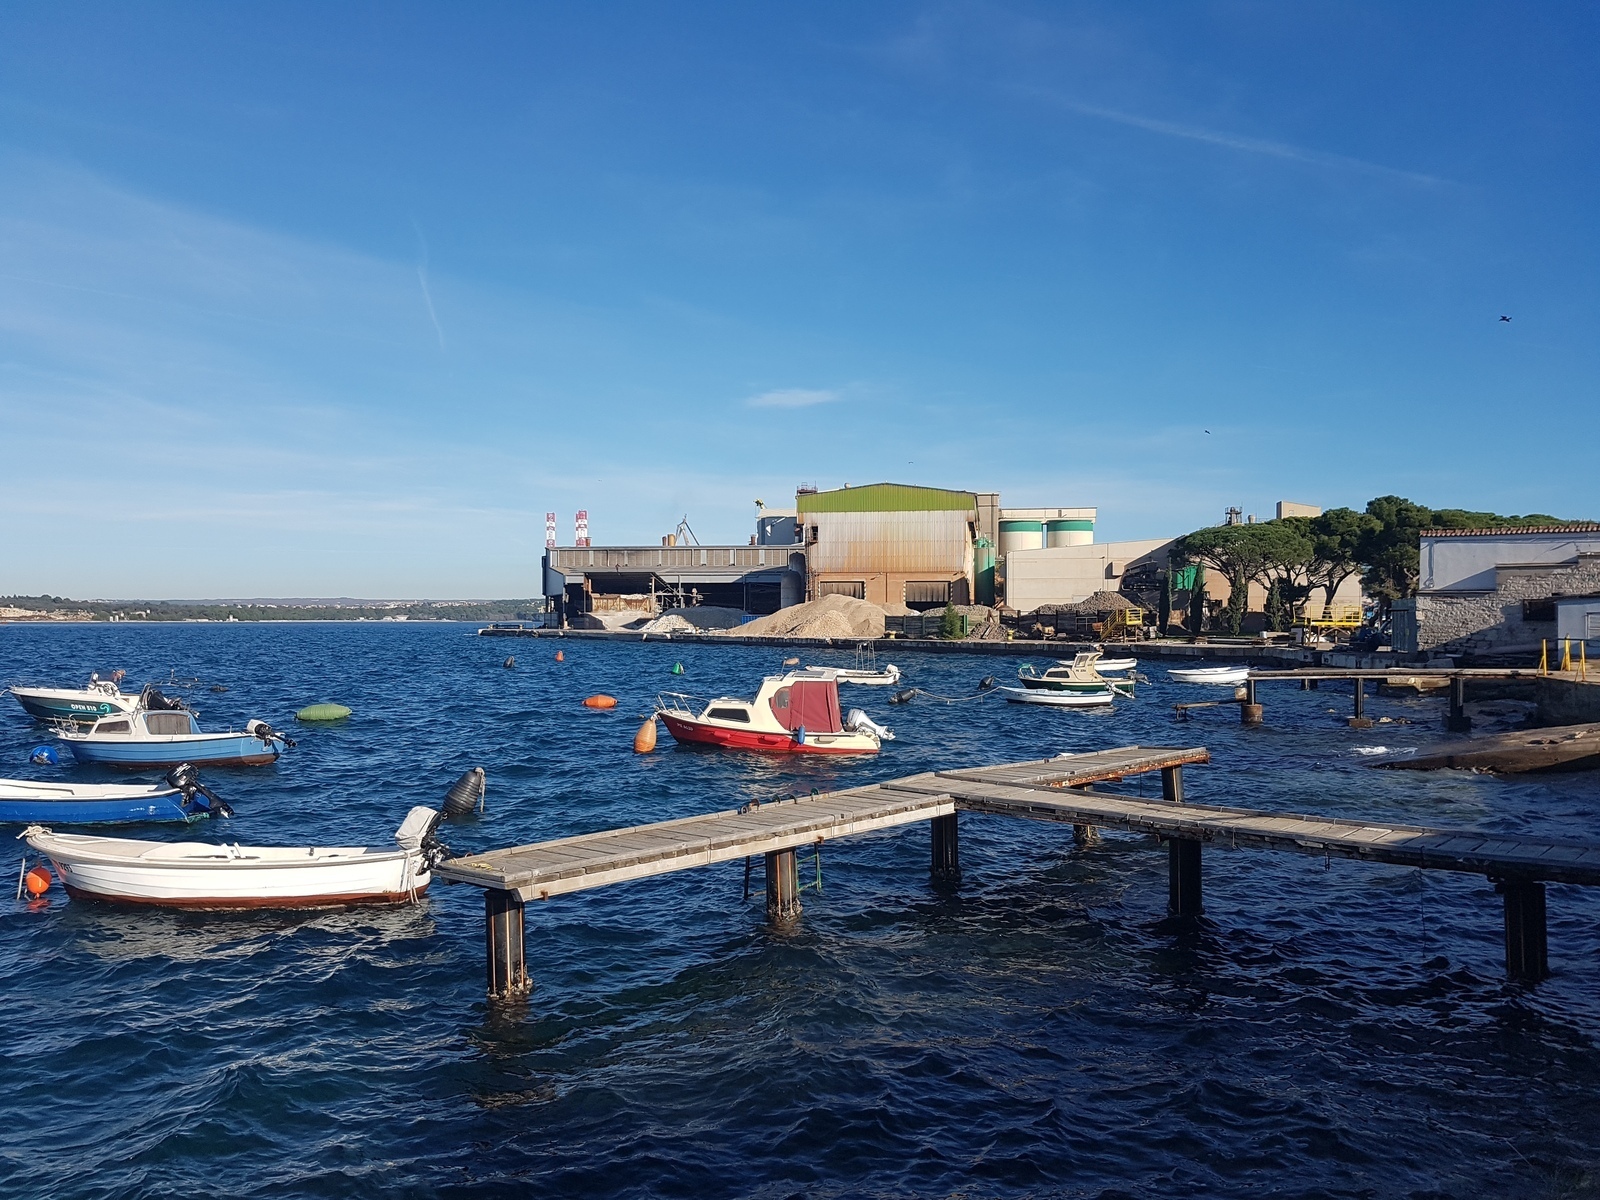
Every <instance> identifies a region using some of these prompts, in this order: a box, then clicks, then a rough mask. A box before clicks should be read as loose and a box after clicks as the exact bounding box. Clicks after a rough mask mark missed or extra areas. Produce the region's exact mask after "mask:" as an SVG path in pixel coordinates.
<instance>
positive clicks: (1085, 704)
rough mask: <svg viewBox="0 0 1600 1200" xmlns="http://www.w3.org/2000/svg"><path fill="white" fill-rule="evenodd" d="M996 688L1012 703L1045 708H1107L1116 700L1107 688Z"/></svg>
mask: <svg viewBox="0 0 1600 1200" xmlns="http://www.w3.org/2000/svg"><path fill="white" fill-rule="evenodd" d="M996 690H997V691H1000V692H1003V693H1005V698H1006V699H1007V700H1008V701H1010V702H1011V703H1012V704H1039V705H1043V706H1045V707H1047V708H1109V707H1111V705H1112V704H1113V703H1115V701H1116V696H1115V695H1114V694H1113V693H1112V692H1110V691H1109V690H1102V691H1098V692H1067V691H1047V690H1044V689H1040V688H1013V687H1003V688H998V689H996Z"/></svg>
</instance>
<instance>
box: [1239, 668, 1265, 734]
mask: <svg viewBox="0 0 1600 1200" xmlns="http://www.w3.org/2000/svg"><path fill="white" fill-rule="evenodd" d="M1265 711H1266V710H1265V709H1263V708H1262V706H1261V705H1259V704H1257V703H1256V681H1255V680H1254V679H1246V680H1245V681H1244V703H1243V704H1241V705H1239V724H1241V725H1259V724H1261V718H1262V715H1263V713H1264V712H1265Z"/></svg>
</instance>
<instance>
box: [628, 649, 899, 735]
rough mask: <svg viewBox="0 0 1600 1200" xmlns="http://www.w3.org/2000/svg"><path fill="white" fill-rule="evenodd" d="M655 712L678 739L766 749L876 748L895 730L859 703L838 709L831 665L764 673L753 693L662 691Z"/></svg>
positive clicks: (835, 683) (834, 679) (836, 691)
mask: <svg viewBox="0 0 1600 1200" xmlns="http://www.w3.org/2000/svg"><path fill="white" fill-rule="evenodd" d="M656 715H657V716H658V717H660V718H661V720H662V723H663V724H665V725H666V727H667V732H668V733H670V734H671V735H672V736H673V737H674V738H675V739H676V740H677V741H679V742H683V743H688V744H696V745H704V746H721V747H723V748H724V749H728V750H757V751H765V752H767V753H770V754H876V753H877V752H878V750H879V748H880V747H881V746H882V744H883V743H884V742H886V741H893V740H894V732H893V730H890V729H888V728H885V727H884V726H882V725H879V724H878V723H877V722H875V721H873V720H872V719H871V718H869V717H868V716H867V715H866V714H865V713H863V712H862V711H861V710H860V709H851V710H850V712H849V714H848V715H846V716H845V717H844V718H843V719H842V720H841V718H840V715H839V683H838V680H837V679H836V678H835V677H834V672H833V670H832V669H831V668H822V667H813V668H811V669H810V670H806V671H790V672H789V673H788V674H785V675H769V676H767V677H766V678H765V679H763V680H762V681H761V687H760V689H759V690H758V691H757V692H756V696H755V699H753V700H741V699H736V698H734V697H731V696H719V697H718V698H717V699H715V700H712V701H709V702H707V703H705V704H700V703H699V702H697V701H696V700H695V698H694V697H692V696H685V695H682V694H681V693H678V692H666V693H663V694H662V695H661V696H658V697H657V698H656Z"/></svg>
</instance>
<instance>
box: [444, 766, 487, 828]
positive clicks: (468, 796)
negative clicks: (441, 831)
mask: <svg viewBox="0 0 1600 1200" xmlns="http://www.w3.org/2000/svg"><path fill="white" fill-rule="evenodd" d="M483 789H484V775H483V768H482V767H473V768H472V770H470V771H463V772H462V773H461V778H459V779H457V780H456V781H455V782H454V783H452V784H451V785H450V790H449V791H448V792H446V793H445V794H444V815H445V816H447V817H464V816H466V815H467V814H468V813H469V812H471V811H472V810H473V809H477V810H478V811H479V812H482V811H483Z"/></svg>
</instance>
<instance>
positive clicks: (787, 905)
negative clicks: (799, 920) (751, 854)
mask: <svg viewBox="0 0 1600 1200" xmlns="http://www.w3.org/2000/svg"><path fill="white" fill-rule="evenodd" d="M799 915H800V867H799V865H798V864H797V863H796V862H795V859H794V851H793V850H774V851H772V852H771V853H770V854H768V855H767V920H769V921H773V922H784V921H792V920H794V919H795V918H796V917H798V916H799Z"/></svg>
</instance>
